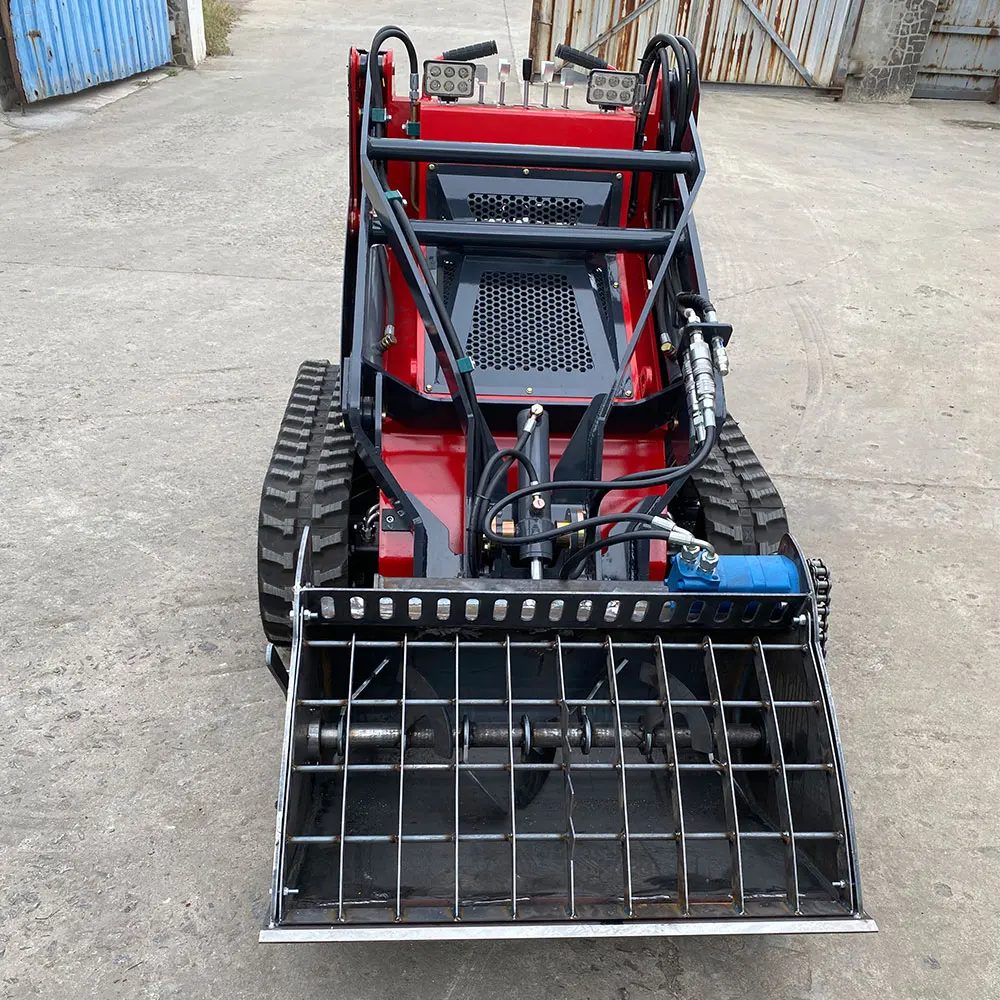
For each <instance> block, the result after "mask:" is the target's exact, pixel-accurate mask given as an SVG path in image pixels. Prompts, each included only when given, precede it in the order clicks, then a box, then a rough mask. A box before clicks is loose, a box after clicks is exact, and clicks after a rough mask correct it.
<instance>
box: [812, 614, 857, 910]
mask: <svg viewBox="0 0 1000 1000" xmlns="http://www.w3.org/2000/svg"><path fill="white" fill-rule="evenodd" d="M816 621H817V619H816V616H815V615H810V617H809V622H810V624H809V637H810V642H809V643H808V651H809V662H810V664H811V665H812V676H810V675H809V674H808V672H807V674H806V676H807V677H809V680H810V681H811V682H812V685H813V686H814V687H815V689H816V691H817V693H818V694H819V695H820V697H822V698H823V699H824V704H825V706H826V711H824V712H823V713H822V715H823V726H822V729H821V730H820V732H821V733H823V734H825V736H826V740H825V743H826V745H825V747H824V748H823V749H824V753H825V754H826V755H827V756H828V757H829V759H830V760H832V761H834V762H835V763H834V764H833V765H831V766H830V767H829V768H828V769H827V775H828V778H829V784H830V789H831V799H832V800H833V801H835V802H836V804H837V805H838V806H839V808H838V809H837V815H836V816H835V817H834V820H835V822H837V824H838V830H839V832H840V838H839V839H840V845H841V846H840V851H839V852H838V860H839V862H840V863H839V868H840V870H841V872H843V873H844V878H845V879H846V880H847V887H848V892H849V894H850V896H851V899H852V901H853V905H856V907H857V909H858V910H861V909H862V906H861V890H860V888H859V886H858V883H857V880H856V877H855V863H856V862H855V858H854V856H853V853H852V848H851V846H850V841H849V839H848V836H847V833H848V830H849V829H851V828H853V826H854V823H853V820H852V819H851V815H850V814H851V801H850V798H849V796H848V792H847V788H846V786H845V784H844V777H843V768H844V764H843V760H842V759H841V752H840V734H839V733H838V732H837V717H836V715H835V714H834V710H833V702H832V701H831V700H830V697H829V689H828V687H827V684H826V681H825V679H824V678H825V671H824V669H823V667H822V665H821V663H820V659H819V655H821V654H819V653H818V646H817V643H816V635H815V628H816ZM798 836H799V837H800V838H801V836H802V834H801V833H799V834H798Z"/></svg>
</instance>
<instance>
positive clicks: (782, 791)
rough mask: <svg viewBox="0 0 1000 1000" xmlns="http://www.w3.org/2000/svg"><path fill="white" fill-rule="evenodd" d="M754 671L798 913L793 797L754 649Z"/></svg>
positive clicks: (763, 668)
mask: <svg viewBox="0 0 1000 1000" xmlns="http://www.w3.org/2000/svg"><path fill="white" fill-rule="evenodd" d="M753 666H754V671H755V672H756V674H757V689H758V690H759V691H760V694H761V697H763V699H764V700H765V702H767V703H768V707H765V708H764V709H763V716H764V731H765V733H766V734H767V746H768V749H769V750H770V751H771V761H772V763H773V764H774V765H775V776H774V783H775V792H776V795H775V798H776V800H777V806H778V817H779V819H780V820H781V825H782V828H783V830H784V833H785V881H786V882H787V884H788V905H789V906H790V907H791V910H792V912H793V913H795V914H798V913H799V865H798V858H797V857H796V853H795V824H794V823H793V821H792V800H791V797H790V796H789V794H788V775H787V774H786V773H785V751H784V748H783V747H782V745H781V729H780V726H779V725H778V716H777V713H776V712H775V711H774V709H773V708H772V707H770V705H771V704H772V703H773V701H774V691H773V690H772V689H771V675H770V671H769V670H768V668H767V658H766V657H765V656H764V651H763V650H762V649H760V648H759V646H758V648H757V650H756V651H755V652H754V657H753Z"/></svg>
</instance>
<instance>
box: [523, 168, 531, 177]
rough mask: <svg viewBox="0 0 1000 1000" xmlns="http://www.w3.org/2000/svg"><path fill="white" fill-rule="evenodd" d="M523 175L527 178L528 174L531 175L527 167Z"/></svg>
mask: <svg viewBox="0 0 1000 1000" xmlns="http://www.w3.org/2000/svg"><path fill="white" fill-rule="evenodd" d="M523 173H524V176H525V177H527V176H528V174H530V173H531V171H530V170H529V169H528V168H527V167H525V168H524V171H523Z"/></svg>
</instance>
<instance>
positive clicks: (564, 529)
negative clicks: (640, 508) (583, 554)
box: [483, 511, 653, 545]
mask: <svg viewBox="0 0 1000 1000" xmlns="http://www.w3.org/2000/svg"><path fill="white" fill-rule="evenodd" d="M628 522H633V523H637V524H645V525H647V526H650V525H653V515H652V514H640V513H638V512H637V511H633V512H629V513H624V514H601V515H600V516H598V517H588V518H586V519H585V520H583V521H573V522H572V523H571V524H566V525H562V526H557V527H555V528H549V529H548V531H541V532H539V533H538V534H537V535H513V536H511V537H507V538H505V537H504V536H503V535H498V534H497V533H496V532H495V531H494V530H493V528H492V519H491V520H490V521H488V522H487V521H484V522H483V534H484V535H485V536H486V537H487V538H488V539H489V540H490V541H491V542H493V543H494V544H496V545H524V544H525V543H526V542H549V541H552V540H553V539H555V538H560V537H561V536H563V535H575V534H576V533H577V532H578V531H589V530H590V529H591V528H601V527H603V526H604V525H606V524H622V523H628Z"/></svg>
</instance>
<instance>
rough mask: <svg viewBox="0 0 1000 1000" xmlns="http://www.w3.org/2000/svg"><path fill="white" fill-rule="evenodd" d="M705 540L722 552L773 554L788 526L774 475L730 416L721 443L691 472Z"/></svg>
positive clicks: (722, 433)
mask: <svg viewBox="0 0 1000 1000" xmlns="http://www.w3.org/2000/svg"><path fill="white" fill-rule="evenodd" d="M691 482H692V485H693V486H694V488H695V491H696V492H697V494H698V500H699V502H700V504H701V511H702V516H703V518H704V528H703V529H702V530H704V532H705V535H706V540H707V541H710V542H711V543H712V544H713V545H715V547H716V548H717V549H718V550H719V551H720V552H723V553H727V554H741V555H770V554H772V553H774V552H777V551H778V545H779V543H780V542H781V537H782V535H784V534H785V533H786V532H787V531H788V519H787V517H786V515H785V507H784V504H783V503H782V502H781V497H780V495H779V494H778V491H777V489H776V488H775V486H774V483H772V482H771V477H770V476H768V474H767V473H766V472H765V471H764V467H763V466H762V465H761V463H760V459H758V458H757V456H756V454H755V453H754V450H753V448H751V447H750V444H749V442H748V441H747V439H746V437H745V436H744V434H743V431H742V430H740V425H739V424H738V423H737V422H736V421H735V420H734V419H733V418H732V417H731V416H728V415H727V417H726V419H725V422H724V423H723V425H722V429H721V431H720V433H719V443H718V445H717V446H716V447H715V448H714V449H713V450H712V453H711V454H710V455H709V456H708V459H707V460H706V461H705V464H704V465H702V467H701V468H700V469H698V470H697V471H695V472H694V473H692V475H691Z"/></svg>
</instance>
